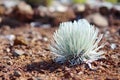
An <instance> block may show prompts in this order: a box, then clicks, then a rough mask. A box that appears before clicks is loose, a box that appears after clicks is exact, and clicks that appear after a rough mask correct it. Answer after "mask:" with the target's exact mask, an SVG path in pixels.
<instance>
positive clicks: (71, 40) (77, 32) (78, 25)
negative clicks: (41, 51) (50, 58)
mask: <svg viewBox="0 0 120 80" xmlns="http://www.w3.org/2000/svg"><path fill="white" fill-rule="evenodd" d="M98 33H99V31H98V29H97V28H95V27H94V26H93V25H90V24H89V23H88V21H87V20H85V19H80V20H78V21H74V22H63V23H61V24H60V26H59V29H58V30H56V32H55V33H54V36H53V40H52V42H51V45H50V50H51V52H52V53H53V54H55V56H56V58H54V60H55V61H56V62H59V61H60V62H64V61H68V62H70V63H71V65H76V64H80V63H88V62H93V61H95V60H98V59H100V58H101V57H102V54H103V53H104V52H103V51H98V50H99V49H100V48H102V47H103V46H104V45H103V44H102V45H100V46H98V43H99V42H100V40H101V39H102V36H103V35H102V34H100V35H98Z"/></svg>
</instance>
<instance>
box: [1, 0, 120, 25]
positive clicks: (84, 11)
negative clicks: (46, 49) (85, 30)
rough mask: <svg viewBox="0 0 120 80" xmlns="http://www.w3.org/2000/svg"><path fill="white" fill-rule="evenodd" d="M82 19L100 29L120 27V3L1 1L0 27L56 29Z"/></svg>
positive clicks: (93, 0) (119, 0)
mask: <svg viewBox="0 0 120 80" xmlns="http://www.w3.org/2000/svg"><path fill="white" fill-rule="evenodd" d="M82 18H86V19H87V20H88V21H89V22H90V23H91V24H94V25H96V26H98V27H107V26H120V0H0V27H2V26H4V25H8V26H10V27H18V26H22V25H25V24H29V25H30V26H35V27H41V26H43V27H55V26H58V25H59V23H60V22H65V21H73V20H78V19H82Z"/></svg>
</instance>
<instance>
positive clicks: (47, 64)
mask: <svg viewBox="0 0 120 80" xmlns="http://www.w3.org/2000/svg"><path fill="white" fill-rule="evenodd" d="M65 66H67V65H66V64H65V65H63V64H58V63H55V62H53V61H52V60H49V61H42V62H34V63H31V64H28V65H26V66H25V69H26V71H29V72H31V71H37V72H39V73H44V71H49V72H54V71H55V70H56V69H58V68H63V67H65Z"/></svg>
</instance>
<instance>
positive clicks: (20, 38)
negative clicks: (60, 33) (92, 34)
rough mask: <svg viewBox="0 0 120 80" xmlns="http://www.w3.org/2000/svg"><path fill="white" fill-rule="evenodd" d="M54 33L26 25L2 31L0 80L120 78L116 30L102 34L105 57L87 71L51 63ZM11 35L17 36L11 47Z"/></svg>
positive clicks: (111, 79)
mask: <svg viewBox="0 0 120 80" xmlns="http://www.w3.org/2000/svg"><path fill="white" fill-rule="evenodd" d="M55 30H56V28H48V29H43V28H31V27H29V26H24V27H18V28H14V29H11V28H7V27H5V28H1V29H0V80H119V79H120V36H119V33H118V32H117V30H118V29H117V28H112V27H110V28H109V29H107V30H106V31H101V32H102V33H103V34H104V38H103V40H102V42H106V43H107V44H106V45H105V47H104V48H103V50H104V51H105V56H106V58H105V59H101V60H98V61H95V62H93V63H92V67H93V68H96V70H90V69H89V68H88V66H87V65H86V64H80V65H76V66H73V67H70V66H69V65H68V64H58V63H55V62H53V61H52V58H51V53H50V51H49V45H50V40H51V39H52V35H53V32H54V31H55ZM101 30H102V29H101ZM10 34H12V35H14V36H15V37H16V38H15V39H14V40H13V41H14V43H13V44H12V45H10V44H11V43H12V42H11V41H10V39H9V37H10ZM6 36H8V37H7V38H6ZM102 42H101V43H102Z"/></svg>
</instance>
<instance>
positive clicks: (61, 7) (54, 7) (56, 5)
mask: <svg viewBox="0 0 120 80" xmlns="http://www.w3.org/2000/svg"><path fill="white" fill-rule="evenodd" d="M67 9H68V7H67V6H64V5H62V4H61V3H59V2H57V1H54V2H53V3H52V5H51V6H50V7H49V11H50V12H65V11H67Z"/></svg>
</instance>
